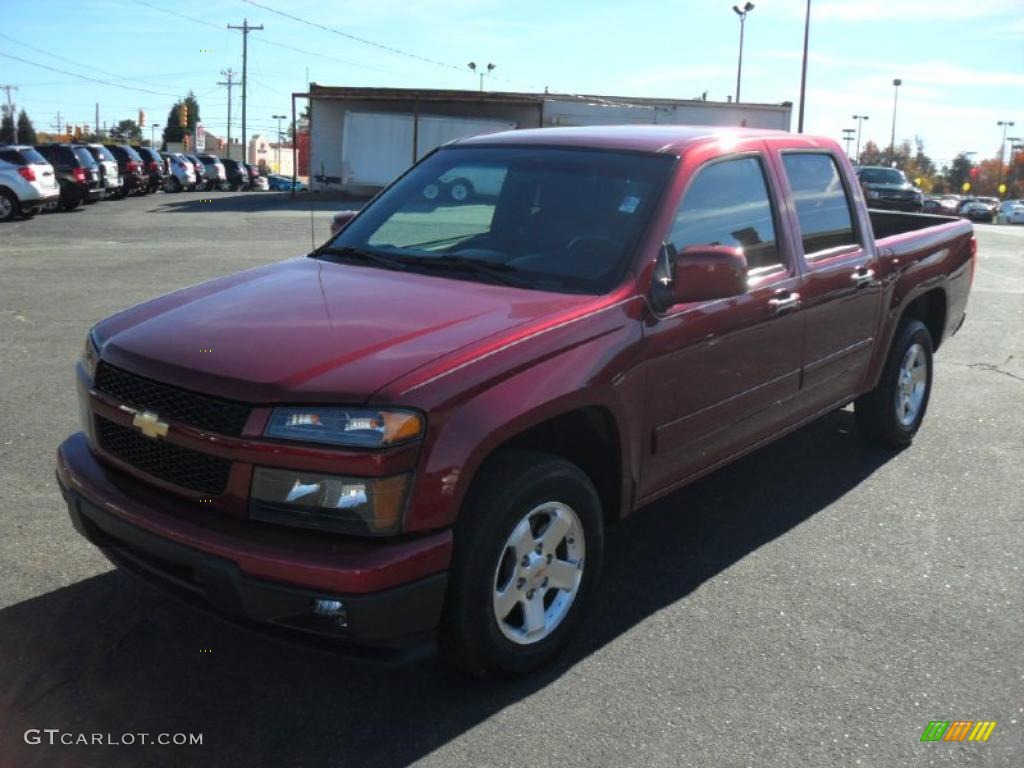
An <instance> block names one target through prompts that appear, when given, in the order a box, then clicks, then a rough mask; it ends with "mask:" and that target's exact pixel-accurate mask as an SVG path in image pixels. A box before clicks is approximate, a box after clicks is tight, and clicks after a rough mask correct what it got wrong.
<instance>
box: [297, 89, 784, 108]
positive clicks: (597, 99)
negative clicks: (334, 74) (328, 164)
mask: <svg viewBox="0 0 1024 768" xmlns="http://www.w3.org/2000/svg"><path fill="white" fill-rule="evenodd" d="M296 95H306V96H309V97H310V98H313V99H352V100H360V101H395V100H412V101H425V102H429V101H448V102H452V101H461V102H476V103H481V102H483V103H490V104H533V105H539V104H541V103H543V102H544V101H551V100H557V101H579V102H581V103H586V104H607V105H609V106H637V107H658V106H676V105H683V104H700V105H702V106H708V107H736V106H741V107H743V108H744V109H748V108H753V109H758V108H761V109H778V108H779V107H791V106H792V103H791V102H788V101H784V102H782V103H781V104H752V103H748V102H742V103H737V102H724V101H703V100H701V99H661V98H650V97H637V96H598V95H595V94H579V93H521V92H510V91H464V90H451V89H441V88H354V87H347V86H333V85H319V84H318V83H310V84H309V93H308V94H296Z"/></svg>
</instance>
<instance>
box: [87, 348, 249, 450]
mask: <svg viewBox="0 0 1024 768" xmlns="http://www.w3.org/2000/svg"><path fill="white" fill-rule="evenodd" d="M94 386H95V387H96V389H98V390H99V391H100V392H102V393H103V394H105V395H107V396H109V397H111V398H113V399H114V400H117V401H119V402H122V403H125V404H127V405H132V406H135V407H136V408H141V409H143V410H147V411H154V412H156V413H157V414H158V415H160V416H163V417H165V418H170V419H174V420H175V421H181V422H184V423H185V424H191V425H192V426H194V427H199V428H201V429H207V430H210V431H211V432H217V433H219V434H222V435H234V436H238V435H241V434H242V429H243V428H244V427H245V422H246V420H247V419H248V418H249V406H247V405H245V404H243V403H236V402H234V401H232V400H221V399H220V398H217V397H208V396H207V395H200V394H197V393H195V392H189V391H188V390H186V389H178V387H172V386H170V385H168V384H160V383H159V382H156V381H151V380H150V379H144V378H142V377H141V376H136V375H135V374H134V373H128V371H123V370H121V369H120V368H115V367H114V366H112V365H108V364H107V363H103V362H101V363H100V364H99V368H98V369H97V371H96V378H95V381H94Z"/></svg>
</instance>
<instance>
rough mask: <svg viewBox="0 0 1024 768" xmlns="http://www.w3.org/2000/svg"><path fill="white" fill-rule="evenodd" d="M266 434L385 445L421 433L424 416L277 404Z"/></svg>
mask: <svg viewBox="0 0 1024 768" xmlns="http://www.w3.org/2000/svg"><path fill="white" fill-rule="evenodd" d="M263 434H264V435H265V436H266V437H277V438H280V439H282V440H300V441H302V442H305V443H327V444H329V445H347V446H352V447H355V448H384V447H386V446H389V445H395V444H396V443H404V442H407V441H409V440H415V439H416V438H418V437H420V436H421V435H422V434H423V417H422V416H420V415H419V414H417V413H413V412H412V411H393V410H378V409H376V408H337V407H323V408H320V407H317V406H310V407H308V408H307V407H301V408H275V409H274V412H273V413H271V414H270V421H268V422H267V428H266V429H265V430H263Z"/></svg>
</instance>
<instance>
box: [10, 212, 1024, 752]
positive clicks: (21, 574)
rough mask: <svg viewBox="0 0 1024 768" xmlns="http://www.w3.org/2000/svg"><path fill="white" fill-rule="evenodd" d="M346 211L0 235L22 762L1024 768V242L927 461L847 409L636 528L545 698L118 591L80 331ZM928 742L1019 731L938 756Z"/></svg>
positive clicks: (106, 216)
mask: <svg viewBox="0 0 1024 768" xmlns="http://www.w3.org/2000/svg"><path fill="white" fill-rule="evenodd" d="M205 200H211V201H212V202H203V201H205ZM344 207H346V205H345V204H340V203H324V202H318V203H315V204H314V205H313V206H312V208H313V209H312V213H311V211H310V208H309V207H308V205H307V204H306V203H305V202H304V201H302V199H301V198H299V199H298V200H297V201H291V200H288V199H287V198H286V197H284V196H281V195H274V194H266V193H264V194H262V195H261V194H244V193H243V194H239V195H226V194H216V193H215V194H213V195H212V196H210V195H203V194H181V195H157V196H151V197H147V198H142V199H130V200H126V201H122V202H104V203H98V204H96V205H94V206H89V207H87V208H85V209H84V210H80V211H77V212H74V213H70V214H51V215H43V216H39V217H37V218H36V219H35V220H32V221H24V222H14V223H8V224H0V377H2V388H3V396H2V400H0V488H2V489H3V491H2V493H0V534H2V535H0V564H2V565H0V569H2V570H0V572H2V575H3V578H2V580H0V766H2V767H3V768H6V767H7V766H12V767H13V766H19V768H20V767H22V766H47V767H49V766H75V767H76V768H77V766H105V767H114V766H143V765H145V766H179V765H189V766H207V765H209V766H218V767H224V768H226V767H228V766H250V767H251V766H274V767H275V768H276V767H277V766H304V767H306V768H312V767H313V766H398V765H407V764H413V763H416V764H422V765H435V766H467V767H468V766H473V767H474V768H476V767H478V766H517V767H519V766H546V765H565V766H701V768H706V767H709V766H787V767H788V766H815V767H819V766H820V767H823V766H886V767H888V766H893V767H894V768H896V767H899V768H902V767H904V766H916V765H950V766H952V765H957V766H960V765H975V766H1011V765H1013V766H1019V765H1020V764H1021V760H1022V758H1024V737H1022V721H1024V642H1022V640H1024V570H1022V569H1024V500H1022V499H1024V475H1022V471H1021V465H1022V463H1024V462H1022V459H1024V438H1022V435H1024V415H1022V406H1024V227H1016V228H1010V227H1006V226H1000V227H995V226H988V225H979V226H978V227H977V231H978V241H979V246H980V247H979V251H980V258H979V267H978V270H977V276H976V279H975V284H974V290H973V294H972V296H971V301H970V306H969V309H968V317H967V322H966V325H965V326H964V328H963V330H962V331H961V333H960V334H959V335H958V336H956V337H955V338H953V339H951V340H949V341H948V342H947V343H946V344H945V345H944V346H943V348H942V349H941V350H940V352H939V354H938V356H937V358H936V360H937V373H936V381H935V385H934V390H933V393H932V400H931V405H930V407H929V412H928V415H927V418H926V420H925V423H924V426H923V428H922V429H921V432H920V433H919V435H918V437H917V440H916V441H915V442H914V444H913V446H912V447H910V448H909V449H907V450H905V451H902V452H899V453H890V452H885V451H879V450H876V449H874V448H870V447H868V446H867V445H866V444H865V443H863V442H862V441H861V440H860V438H859V437H858V436H857V434H856V430H855V428H854V425H853V421H852V414H851V413H850V411H849V410H844V411H839V412H836V413H834V414H832V415H830V416H828V417H826V418H825V419H823V420H821V421H819V422H818V423H816V424H813V425H811V426H809V427H806V428H804V429H802V430H800V431H798V432H796V433H794V434H792V435H791V436H789V437H787V438H785V439H783V440H782V441H780V442H778V443H776V444H774V445H772V446H769V447H768V448H766V449H763V450H761V451H759V452H758V453H756V454H754V455H751V456H749V457H747V458H745V459H743V460H741V461H740V462H739V463H737V464H734V465H732V466H730V467H728V468H726V469H723V470H721V471H719V472H717V473H715V474H713V475H711V476H709V477H707V478H705V479H703V480H701V481H699V482H697V483H696V484H694V485H692V486H690V487H688V488H686V489H684V490H682V491H680V492H678V493H675V494H673V495H672V496H670V497H668V498H666V499H663V500H661V501H659V502H658V503H657V504H655V505H653V506H652V507H650V508H648V509H645V510H643V511H641V512H639V513H637V514H636V515H634V516H633V517H632V518H630V519H629V520H627V521H626V522H624V523H622V524H620V525H618V526H616V527H615V528H614V529H613V530H612V531H611V532H610V535H609V541H608V553H607V558H608V559H607V564H606V568H605V571H604V574H603V577H602V583H601V588H600V594H599V596H598V599H597V600H596V604H595V608H596V610H595V611H594V612H593V614H592V615H591V616H590V618H589V619H588V620H587V621H586V622H585V624H584V626H583V632H582V636H581V637H580V638H579V639H578V641H577V642H576V643H575V644H574V645H573V646H572V647H571V649H570V652H569V653H568V654H567V655H565V656H564V657H563V658H562V659H560V660H559V662H558V663H557V664H556V665H555V666H554V667H552V668H551V669H549V670H546V671H544V672H542V673H541V674H539V675H536V676H534V677H532V678H530V679H526V680H521V681H517V682H513V683H507V682H505V683H479V682H475V681H470V680H467V679H465V678H463V677H461V676H460V675H458V674H456V673H453V672H452V671H450V670H449V669H447V668H445V667H444V666H442V665H441V664H440V663H438V662H436V661H434V660H429V659H428V660H425V661H421V662H419V663H417V664H415V665H413V666H406V667H380V666H370V665H366V664H365V663H359V662H355V661H351V660H348V659H345V658H340V657H337V656H334V655H331V654H326V653H322V652H319V651H316V650H312V649H308V648H305V647H302V646H296V645H291V644H287V643H282V642H280V641H278V640H274V639H269V638H266V637H263V636H261V635H257V634H254V633H251V632H248V631H246V630H243V629H238V628H235V627H233V626H230V625H227V624H224V623H222V622H220V621H217V620H215V619H212V618H208V617H206V616H205V615H200V614H197V613H195V612H193V611H191V610H190V609H187V608H185V607H181V606H179V605H178V604H177V603H175V602H172V601H170V600H168V599H166V598H164V597H163V596H161V595H159V594H158V593H156V592H153V591H151V590H150V589H149V588H148V587H146V586H143V585H141V584H139V583H137V582H136V581H134V580H133V579H132V578H131V577H129V576H127V575H124V574H122V573H120V572H117V571H114V570H111V567H110V565H109V564H108V563H107V561H106V560H105V559H104V558H103V557H102V556H101V555H100V554H99V553H98V552H97V551H95V550H94V549H93V548H92V547H91V546H90V545H89V544H87V543H86V542H85V541H84V540H82V539H81V538H80V537H79V536H78V535H77V534H76V533H75V532H74V531H73V530H72V528H71V525H70V523H69V521H68V517H67V514H66V510H65V508H64V505H63V502H62V500H61V497H60V494H59V492H58V490H57V486H56V484H55V482H54V479H53V470H54V459H53V457H54V450H55V449H56V446H57V445H58V443H59V442H60V441H61V440H62V439H63V438H64V437H65V436H66V435H68V434H69V433H70V432H73V431H75V430H76V429H77V426H76V423H77V406H76V402H75V394H74V389H73V384H72V366H73V364H74V362H75V360H76V358H77V357H78V355H79V351H80V349H81V347H82V342H83V339H84V338H85V334H86V331H87V329H88V328H89V326H90V325H92V324H93V323H94V322H96V321H97V320H99V319H100V318H102V317H104V316H106V315H109V314H110V313H112V312H115V311H117V310H119V309H122V308H124V307H127V306H130V305H132V304H134V303H136V302H139V301H141V300H144V299H146V298H149V297H152V296H154V295H157V294H160V293H165V292H167V291H170V290H173V289H176V288H179V287H181V286H185V285H189V284H192V283H196V282H199V281H202V280H205V279H207V278H211V277H214V276H218V275H222V274H226V273H230V272H234V271H237V270H240V269H245V268H248V267H252V266H256V265H259V264H263V263H266V262H269V261H273V260H277V259H280V258H284V257H288V256H292V255H295V254H299V253H302V252H304V251H306V250H308V249H309V247H310V244H311V242H317V243H318V242H320V241H322V240H323V239H324V238H325V237H326V235H327V230H328V224H329V219H330V214H331V213H332V212H333V211H335V210H340V209H341V208H344ZM311 221H312V225H313V233H312V236H311V232H310V229H311ZM930 720H996V721H997V722H998V725H997V726H996V727H995V729H994V731H993V732H992V735H991V737H990V738H989V740H988V742H987V743H983V744H977V743H962V744H953V743H942V742H940V743H922V742H921V741H920V736H921V733H922V731H923V730H924V729H925V727H926V726H927V724H928V722H929V721H930ZM27 729H60V731H61V732H63V733H70V734H72V735H74V736H77V735H78V734H87V735H91V734H103V735H104V739H106V740H115V741H127V739H125V738H124V737H123V734H138V733H148V734H150V735H151V736H152V737H155V736H156V735H157V734H160V733H172V734H173V733H178V732H184V733H193V734H195V733H199V734H202V745H201V746H156V745H152V746H145V747H139V746H137V745H133V746H124V745H121V746H114V745H102V746H101V745H91V746H85V745H81V744H79V745H68V746H62V745H59V744H57V745H54V746H50V745H48V744H47V743H46V741H45V740H44V741H43V743H42V744H39V745H33V744H27V743H26V740H25V737H24V733H25V731H26V730H27ZM108 734H109V736H108ZM44 737H45V734H44ZM136 740H138V739H137V738H136Z"/></svg>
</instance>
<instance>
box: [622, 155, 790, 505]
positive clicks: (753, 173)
mask: <svg viewBox="0 0 1024 768" xmlns="http://www.w3.org/2000/svg"><path fill="white" fill-rule="evenodd" d="M759 146H760V145H759ZM770 178H771V177H770V176H768V174H767V173H766V168H765V159H764V156H763V154H762V152H761V151H754V152H745V153H742V154H738V155H733V156H728V157H726V158H724V159H715V160H712V161H711V162H709V163H707V164H705V165H703V166H702V167H701V168H700V169H698V170H697V171H696V174H695V175H694V176H693V178H692V181H691V182H690V184H689V187H688V189H687V190H686V191H685V193H684V195H683V197H682V200H681V202H680V204H679V206H678V208H677V210H676V214H675V217H674V219H673V225H672V229H671V231H670V232H669V234H668V236H667V237H666V242H667V243H669V244H670V245H671V246H672V247H674V248H675V250H676V252H681V251H682V249H683V248H686V247H687V246H692V245H727V246H735V247H740V248H742V249H743V250H744V254H745V255H746V257H747V264H748V267H749V270H750V278H749V288H748V291H747V293H746V294H744V295H742V296H737V297H733V298H729V299H720V300H715V301H707V302H694V303H690V304H680V305H677V306H674V307H671V308H669V310H668V311H667V312H666V313H665V314H664V315H663V316H660V317H655V318H652V319H651V320H650V322H649V324H648V326H647V328H646V329H645V341H644V344H645V358H646V362H647V379H646V392H647V403H646V413H647V417H646V418H647V423H646V428H647V433H648V435H649V436H650V441H651V442H650V448H649V451H650V452H649V454H648V455H647V456H646V460H645V461H644V464H643V469H642V472H641V491H640V496H641V497H647V496H651V495H653V494H656V493H658V492H659V491H663V490H665V489H667V488H669V487H671V486H673V485H675V484H677V483H679V482H680V481H682V480H684V479H685V478H686V477H688V476H690V475H692V474H694V473H695V472H698V471H700V470H701V469H705V468H707V467H710V466H712V465H714V464H716V463H718V462H719V461H721V460H723V459H725V458H727V457H728V456H730V455H731V454H733V453H735V452H736V451H738V450H740V449H742V448H744V447H746V446H747V445H749V444H751V443H752V442H756V441H757V440H758V438H759V436H760V435H762V434H763V433H764V432H765V431H766V429H767V428H770V427H771V426H772V425H777V424H779V423H782V422H784V421H785V420H786V419H787V418H788V415H789V413H790V411H791V409H792V408H793V407H794V406H793V399H794V397H795V395H796V394H797V392H798V388H799V382H800V363H801V345H802V331H803V318H802V316H801V311H800V309H799V306H800V304H799V302H800V296H799V281H800V277H799V273H798V271H797V269H796V265H795V262H794V259H792V258H791V256H790V255H789V254H791V253H792V249H791V248H788V247H786V246H785V241H783V242H781V243H780V240H779V234H780V233H781V232H782V231H783V228H782V227H780V226H779V215H778V211H777V210H776V206H775V205H774V204H773V200H775V199H777V197H776V196H775V194H774V193H773V191H772V187H771V182H770Z"/></svg>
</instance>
